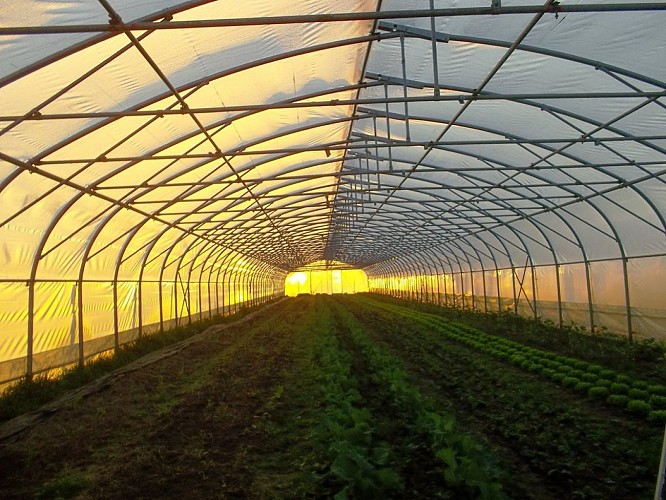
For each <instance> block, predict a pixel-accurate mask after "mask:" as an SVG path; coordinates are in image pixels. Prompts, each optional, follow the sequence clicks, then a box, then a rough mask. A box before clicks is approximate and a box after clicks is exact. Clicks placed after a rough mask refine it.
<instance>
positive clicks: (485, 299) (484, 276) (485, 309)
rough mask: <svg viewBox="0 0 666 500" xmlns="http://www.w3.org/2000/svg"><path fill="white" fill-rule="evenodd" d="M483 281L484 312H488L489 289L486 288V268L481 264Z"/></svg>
mask: <svg viewBox="0 0 666 500" xmlns="http://www.w3.org/2000/svg"><path fill="white" fill-rule="evenodd" d="M481 277H482V280H481V282H482V283H483V312H484V313H486V314H488V290H487V288H486V270H485V269H484V268H483V265H482V266H481Z"/></svg>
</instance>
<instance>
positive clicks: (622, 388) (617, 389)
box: [610, 382, 629, 394]
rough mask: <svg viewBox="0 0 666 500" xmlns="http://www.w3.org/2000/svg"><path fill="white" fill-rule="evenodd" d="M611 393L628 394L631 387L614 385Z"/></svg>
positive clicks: (611, 387)
mask: <svg viewBox="0 0 666 500" xmlns="http://www.w3.org/2000/svg"><path fill="white" fill-rule="evenodd" d="M610 391H611V392H612V393H613V394H627V393H628V392H629V386H628V385H627V384H620V383H617V382H616V383H614V384H611V386H610Z"/></svg>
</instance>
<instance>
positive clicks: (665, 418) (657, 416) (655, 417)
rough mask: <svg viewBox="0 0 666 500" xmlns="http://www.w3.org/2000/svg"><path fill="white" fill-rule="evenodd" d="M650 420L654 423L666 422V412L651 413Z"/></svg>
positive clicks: (649, 414) (654, 411)
mask: <svg viewBox="0 0 666 500" xmlns="http://www.w3.org/2000/svg"><path fill="white" fill-rule="evenodd" d="M648 420H651V421H653V422H666V410H663V409H662V410H653V411H651V412H649V413H648Z"/></svg>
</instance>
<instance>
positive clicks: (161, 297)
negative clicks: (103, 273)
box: [113, 274, 164, 332]
mask: <svg viewBox="0 0 666 500" xmlns="http://www.w3.org/2000/svg"><path fill="white" fill-rule="evenodd" d="M113 292H114V295H113V303H114V306H115V304H117V303H118V299H117V292H116V288H115V286H114V287H113ZM157 300H158V302H159V313H160V332H163V331H164V305H163V304H164V293H163V292H162V275H161V274H160V279H159V281H158V282H157Z"/></svg>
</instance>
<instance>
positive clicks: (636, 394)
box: [627, 389, 650, 399]
mask: <svg viewBox="0 0 666 500" xmlns="http://www.w3.org/2000/svg"><path fill="white" fill-rule="evenodd" d="M627 394H628V396H629V398H630V399H649V397H650V393H649V392H648V391H645V390H643V389H629V392H628V393H627Z"/></svg>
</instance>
